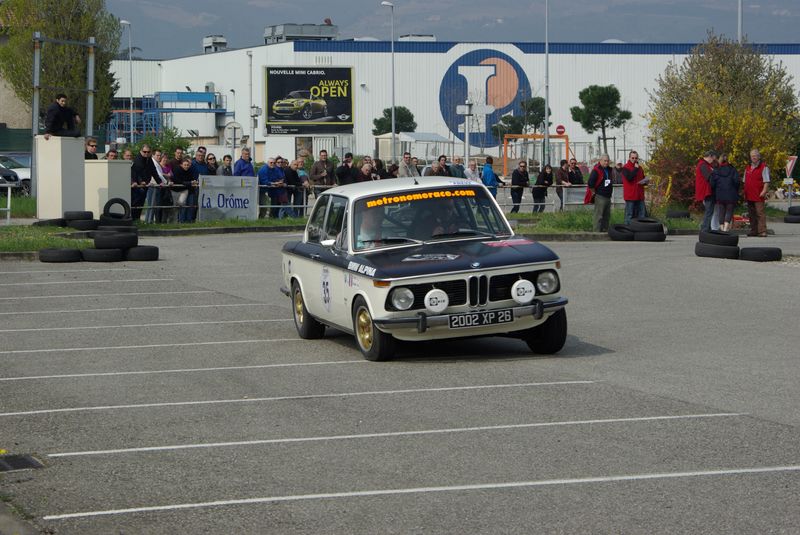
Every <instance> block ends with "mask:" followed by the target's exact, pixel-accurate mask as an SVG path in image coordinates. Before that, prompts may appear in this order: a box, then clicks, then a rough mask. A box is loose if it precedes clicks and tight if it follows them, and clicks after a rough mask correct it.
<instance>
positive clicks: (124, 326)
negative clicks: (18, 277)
mask: <svg viewBox="0 0 800 535" xmlns="http://www.w3.org/2000/svg"><path fill="white" fill-rule="evenodd" d="M279 321H293V320H292V318H282V319H269V320H220V321H182V322H175V323H140V324H138V325H133V324H122V325H89V326H88V327H34V328H30V329H0V333H24V332H44V331H81V330H90V329H133V328H136V329H138V328H144V327H181V326H186V325H230V324H235V323H273V322H279Z"/></svg>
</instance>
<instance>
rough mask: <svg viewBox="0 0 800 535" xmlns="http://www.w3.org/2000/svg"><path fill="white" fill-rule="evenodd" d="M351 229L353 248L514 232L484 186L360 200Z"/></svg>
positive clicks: (495, 235) (391, 194)
mask: <svg viewBox="0 0 800 535" xmlns="http://www.w3.org/2000/svg"><path fill="white" fill-rule="evenodd" d="M352 232H353V234H352V242H351V243H353V250H355V251H363V250H368V249H374V248H377V247H390V246H396V245H403V244H419V243H422V242H430V241H437V240H448V239H449V240H452V239H464V238H476V237H477V238H486V237H492V238H496V237H498V236H509V235H511V229H510V228H509V226H508V223H507V222H506V220H505V217H503V214H502V213H500V211H499V210H498V209H497V207H496V206H495V204H494V203H493V202H492V200H491V198H490V197H489V195H488V194H487V192H486V190H485V189H483V188H480V187H470V186H464V187H457V188H455V187H446V188H436V189H430V190H420V191H414V192H408V193H406V192H403V193H400V192H392V193H389V194H385V195H377V196H373V197H366V198H364V199H359V200H358V201H356V203H355V204H354V208H353V231H352Z"/></svg>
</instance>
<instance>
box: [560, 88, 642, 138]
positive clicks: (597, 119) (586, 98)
mask: <svg viewBox="0 0 800 535" xmlns="http://www.w3.org/2000/svg"><path fill="white" fill-rule="evenodd" d="M578 98H579V99H580V101H581V104H583V108H581V107H580V106H573V107H571V108H570V109H569V111H570V113H571V114H572V120H573V121H575V122H578V123H580V125H581V126H582V127H583V129H584V130H586V131H587V132H588V133H590V134H592V133H594V132H596V131H597V130H600V136H601V137H602V138H603V152H605V153H606V154H608V141H607V140H606V131H607V130H608V129H609V128H619V127H620V126H622V125H623V124H625V121H627V120H629V119H630V118H631V112H629V111H627V110H622V109H620V107H619V101H620V96H619V90H618V89H617V88H616V87H615V86H614V85H606V86H600V85H590V86H589V87H587V88H585V89H583V90H581V92H580V93H578Z"/></svg>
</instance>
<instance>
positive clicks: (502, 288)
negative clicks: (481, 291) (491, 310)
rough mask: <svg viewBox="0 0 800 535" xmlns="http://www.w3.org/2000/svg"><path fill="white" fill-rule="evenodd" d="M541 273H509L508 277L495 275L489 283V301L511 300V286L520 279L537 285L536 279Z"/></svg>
mask: <svg viewBox="0 0 800 535" xmlns="http://www.w3.org/2000/svg"><path fill="white" fill-rule="evenodd" d="M539 273H540V272H539V271H527V272H525V273H509V274H507V275H495V276H494V277H492V278H491V281H490V282H489V300H490V301H503V300H505V299H511V286H512V285H513V284H514V283H515V282H517V281H518V280H519V279H527V280H529V281H531V282H532V283H533V284H534V286H535V285H536V277H537V276H538V275H539Z"/></svg>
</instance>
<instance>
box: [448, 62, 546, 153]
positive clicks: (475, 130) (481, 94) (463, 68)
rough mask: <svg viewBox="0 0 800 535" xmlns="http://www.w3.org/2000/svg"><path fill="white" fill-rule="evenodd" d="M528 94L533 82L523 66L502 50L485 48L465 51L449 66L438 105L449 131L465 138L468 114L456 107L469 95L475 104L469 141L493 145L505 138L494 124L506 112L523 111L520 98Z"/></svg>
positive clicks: (480, 145)
mask: <svg viewBox="0 0 800 535" xmlns="http://www.w3.org/2000/svg"><path fill="white" fill-rule="evenodd" d="M529 98H531V85H530V82H529V81H528V77H527V76H526V75H525V72H524V71H523V70H522V67H520V66H519V64H518V63H517V62H516V61H514V60H513V59H511V58H510V57H509V56H507V55H505V54H503V53H502V52H498V51H497V50H488V49H482V50H474V51H472V52H469V53H467V54H464V55H463V56H461V57H460V58H458V59H457V60H456V61H455V62H454V63H453V64H452V65H451V66H450V68H449V69H447V72H446V73H445V75H444V78H443V79H442V85H441V87H440V88H439V109H440V110H441V112H442V117H443V118H444V122H445V124H447V127H448V128H449V129H450V131H451V132H453V133H454V134H455V135H456V137H458V139H460V140H461V141H464V122H465V119H467V118H466V117H465V116H463V115H459V114H458V113H457V108H456V107H457V106H462V105H464V103H465V102H466V101H467V99H469V100H470V102H472V104H473V106H472V109H473V116H472V117H470V118H469V119H470V123H469V144H470V145H472V146H475V147H494V146H497V145H499V144H502V142H503V140H502V138H497V137H496V136H495V135H494V134H493V133H492V126H494V125H495V124H497V123H499V122H500V118H501V117H502V116H503V115H508V114H512V115H520V114H521V113H522V106H521V105H520V102H521V101H522V100H524V99H529ZM490 107H491V108H494V109H493V110H491V108H490ZM490 110H491V111H490Z"/></svg>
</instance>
